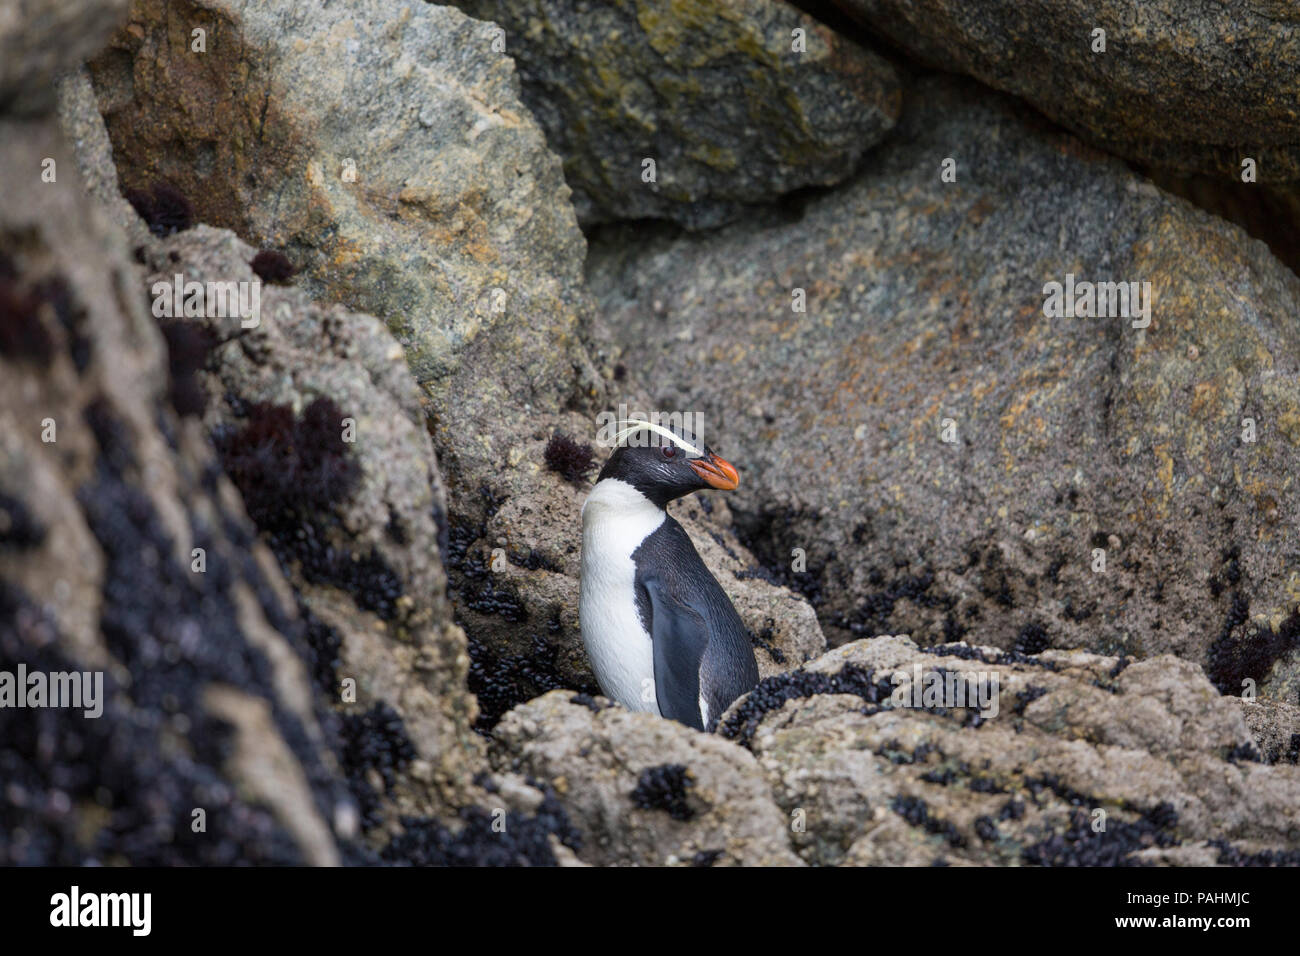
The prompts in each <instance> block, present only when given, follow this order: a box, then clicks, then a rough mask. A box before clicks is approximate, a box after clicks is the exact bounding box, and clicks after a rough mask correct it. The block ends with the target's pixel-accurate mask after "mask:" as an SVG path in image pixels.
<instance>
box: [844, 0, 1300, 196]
mask: <svg viewBox="0 0 1300 956" xmlns="http://www.w3.org/2000/svg"><path fill="white" fill-rule="evenodd" d="M836 2H837V3H838V5H839V6H841V7H842V8H844V9H845V10H846V11H848V12H850V13H852V14H854V15H855V16H857V17H860V18H861V19H862V20H863V21H865V22H866V23H868V24H870V25H871V27H872V28H873V29H874V30H876V31H878V32H879V33H880V34H882V35H883V36H885V37H887V38H888V39H889V40H891V41H892V42H893V43H895V44H897V45H898V46H899V47H901V48H903V49H905V50H907V51H908V52H910V53H912V54H914V55H916V56H918V57H920V58H921V59H922V60H924V61H926V62H927V63H929V64H930V65H933V66H937V67H940V68H942V69H945V70H952V71H955V72H962V73H968V74H970V75H971V76H974V77H976V78H977V79H979V80H980V81H981V82H984V83H987V84H989V85H990V86H994V87H997V88H998V89H1001V90H1004V91H1006V92H1008V93H1014V94H1015V95H1017V96H1020V97H1023V98H1024V99H1026V100H1028V101H1029V102H1030V103H1032V104H1034V106H1036V107H1037V108H1038V109H1040V110H1042V111H1043V112H1044V113H1046V114H1047V115H1048V116H1049V117H1051V118H1052V119H1054V120H1056V121H1057V122H1058V123H1060V124H1061V125H1063V126H1065V127H1067V128H1068V129H1071V130H1073V131H1074V132H1075V133H1077V134H1078V135H1080V136H1082V137H1083V138H1084V139H1087V140H1089V141H1090V142H1092V143H1094V144H1096V145H1098V146H1101V147H1102V148H1104V149H1108V150H1111V151H1113V152H1116V153H1119V154H1120V155H1123V156H1128V157H1130V158H1133V159H1137V160H1139V161H1141V162H1147V163H1151V164H1153V165H1157V166H1164V167H1168V168H1171V169H1175V170H1178V171H1181V172H1206V173H1214V174H1216V175H1222V176H1227V177H1231V178H1233V179H1238V178H1239V177H1240V176H1241V173H1242V160H1243V159H1245V158H1247V157H1250V158H1253V159H1254V160H1255V161H1256V171H1257V175H1258V178H1259V181H1260V182H1278V181H1283V180H1297V179H1300V90H1297V89H1296V85H1295V84H1294V83H1293V82H1292V79H1293V77H1294V76H1295V64H1296V63H1297V62H1300V34H1298V33H1297V32H1296V29H1295V9H1294V7H1293V6H1292V5H1291V4H1289V3H1282V2H1276V0H1264V2H1258V3H1257V2H1253V0H1251V2H1246V0H1232V2H1226V3H1216V4H1209V5H1205V6H1202V7H1191V8H1189V7H1188V6H1187V5H1186V4H1182V3H1179V2H1177V0H1161V2H1156V3H1141V4H1138V3H1132V2H1129V0H1101V2H1098V0H1029V2H1027V3H1004V4H993V5H990V4H980V5H971V4H968V3H963V2H962V0H836ZM1097 30H1103V31H1105V36H1104V43H1105V51H1104V52H1099V50H1098V40H1099V39H1100V38H1099V37H1098V35H1097V33H1096V31H1097Z"/></svg>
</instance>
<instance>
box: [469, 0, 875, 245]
mask: <svg viewBox="0 0 1300 956" xmlns="http://www.w3.org/2000/svg"><path fill="white" fill-rule="evenodd" d="M456 5H457V6H459V7H460V8H461V9H462V10H464V11H465V12H466V13H469V14H471V15H472V16H475V17H478V18H480V19H483V20H491V21H494V22H496V23H497V24H499V25H500V26H501V27H502V28H503V30H504V31H505V32H504V35H503V36H502V40H503V42H504V45H505V49H506V52H507V53H508V54H509V55H510V56H512V57H514V59H515V62H516V64H517V65H518V68H519V71H520V78H521V80H522V83H523V96H524V101H525V102H526V103H527V104H528V107H529V108H530V109H531V110H532V111H533V114H534V115H535V116H536V117H537V119H538V122H539V123H541V125H542V127H543V129H545V130H546V137H547V140H548V142H549V143H550V145H551V148H552V149H554V150H555V151H556V152H557V153H559V155H560V156H561V157H562V158H563V159H564V172H565V178H566V179H567V180H568V182H569V185H570V186H571V187H572V188H573V190H574V204H575V206H576V207H577V210H578V215H579V218H580V219H582V220H583V221H584V222H602V221H609V220H614V219H639V218H662V219H672V220H675V221H677V222H679V223H681V224H683V225H685V226H687V227H688V228H707V227H711V226H716V225H719V224H720V223H721V222H723V221H725V220H727V219H729V218H735V216H736V215H737V214H738V213H739V212H740V210H741V208H742V207H743V206H744V205H745V204H750V203H759V202H765V201H768V200H770V199H772V198H774V197H776V196H778V195H780V194H781V193H785V192H789V191H790V190H793V189H798V188H800V187H803V186H814V185H816V186H828V185H831V184H832V183H835V182H838V181H840V180H842V179H843V178H844V177H845V176H847V175H848V174H849V173H851V172H852V170H853V168H854V166H855V164H856V163H857V160H858V159H859V157H861V155H862V154H863V152H865V151H866V150H867V149H868V148H869V147H871V146H872V145H873V144H874V143H876V142H877V141H879V140H880V139H881V138H882V137H883V136H884V134H885V133H886V132H887V131H888V130H889V129H890V127H892V126H893V124H894V121H895V120H896V119H897V116H898V106H899V98H900V94H899V87H898V82H897V78H896V76H895V74H894V71H893V68H892V67H891V66H890V65H889V64H888V63H887V62H886V61H885V60H883V59H882V58H880V57H879V56H877V55H876V54H874V53H871V52H869V51H867V50H864V49H862V48H860V47H858V46H856V45H854V44H853V43H851V42H849V41H847V40H845V39H843V38H842V37H838V36H836V35H835V34H834V33H832V32H831V31H830V30H828V29H827V28H826V27H824V26H822V25H821V24H819V23H818V22H817V21H816V20H814V19H812V18H811V17H809V16H807V15H806V14H803V13H801V12H799V11H798V10H796V9H795V8H794V7H792V6H790V5H788V4H786V3H783V2H780V0H741V2H736V0H702V2H691V3H680V2H671V0H618V2H615V3H601V4H593V3H585V2H577V0H564V2H560V3H554V2H542V0H527V2H522V3H521V2H514V0H457V3H456ZM796 31H801V32H796ZM800 38H802V43H800V42H799V41H800ZM796 45H798V46H799V49H796V48H795V47H796ZM646 159H652V160H654V163H655V181H654V182H646V181H645V180H644V179H643V175H642V174H643V170H644V166H643V163H644V161H645V160H646Z"/></svg>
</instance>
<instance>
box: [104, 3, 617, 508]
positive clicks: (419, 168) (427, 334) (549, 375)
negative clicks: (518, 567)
mask: <svg viewBox="0 0 1300 956" xmlns="http://www.w3.org/2000/svg"><path fill="white" fill-rule="evenodd" d="M196 30H202V31H204V33H203V34H202V37H201V39H202V45H203V50H202V52H198V51H197V50H196V44H197V43H198V42H199V39H198V38H196V37H195V34H194V31H196ZM494 34H495V28H494V27H493V26H492V25H491V24H486V23H480V22H478V21H475V20H472V19H470V18H469V17H466V16H465V15H464V14H462V13H461V12H459V11H458V10H454V9H451V8H448V7H438V6H431V5H427V4H424V3H418V2H412V3H409V4H400V3H399V4H396V5H393V4H389V3H386V2H380V0H369V2H365V3H348V4H340V3H327V2H323V0H309V2H306V3H303V2H298V0H249V2H246V0H193V2H190V0H181V2H176V0H136V2H134V3H133V4H132V6H131V10H130V13H129V17H128V21H127V23H126V24H125V25H124V26H123V27H122V29H121V30H119V32H118V33H117V34H116V35H115V37H114V38H113V40H112V42H111V44H110V47H109V49H107V50H106V51H105V52H104V53H103V54H101V55H100V56H98V57H97V58H96V59H95V60H94V61H92V63H91V65H90V68H91V74H92V77H93V79H94V83H95V88H96V92H97V94H98V98H99V104H100V108H101V110H102V112H103V113H104V115H105V118H106V120H107V124H108V130H109V133H110V136H111V137H112V141H113V152H114V157H115V159H116V162H117V166H118V170H119V172H120V174H121V178H122V185H123V186H124V187H125V188H128V189H132V188H148V187H150V186H152V185H153V184H154V183H155V182H157V181H163V182H167V183H169V184H170V185H171V186H173V187H175V188H177V189H178V190H179V191H180V192H181V193H182V194H184V195H185V196H186V197H187V198H188V199H189V201H190V202H191V203H193V205H194V209H195V215H196V218H197V220H198V221H201V222H206V223H209V224H211V225H215V226H223V227H226V228H229V229H231V230H233V231H234V232H235V233H236V234H237V235H239V236H240V237H241V238H242V239H244V240H245V241H247V242H249V243H250V244H253V245H255V246H263V245H269V246H272V247H274V248H277V249H279V250H281V251H283V252H285V253H286V254H287V255H288V256H289V257H290V259H291V260H292V261H293V262H294V264H295V265H296V266H298V267H299V268H301V269H302V272H301V274H300V276H299V278H298V280H297V281H298V282H299V283H300V284H301V285H302V287H303V288H304V289H305V290H306V291H308V292H309V293H310V294H312V295H314V296H316V297H318V298H322V299H325V300H329V301H336V302H340V303H342V304H344V305H346V306H348V307H349V308H351V309H354V310H356V311H360V312H365V313H368V314H371V315H375V316H377V317H379V318H381V319H383V320H384V321H385V322H387V323H388V325H389V327H390V328H391V329H392V330H393V333H394V334H395V335H396V336H397V338H398V340H399V341H400V342H401V343H402V345H403V347H404V348H405V350H406V354H407V359H408V362H409V364H410V366H411V370H412V371H413V372H414V374H415V377H416V380H417V381H418V382H419V383H420V384H421V386H423V387H424V389H425V391H426V398H427V406H428V410H429V413H430V420H431V426H432V437H433V439H434V444H435V448H436V449H437V452H438V456H439V463H440V465H441V466H442V468H443V471H444V473H445V475H446V476H447V478H448V487H449V489H452V495H451V497H452V501H451V502H450V504H451V507H452V508H453V509H462V508H470V507H473V506H475V505H476V504H477V488H478V486H479V484H480V483H481V482H482V481H484V480H486V479H487V478H488V477H490V476H491V475H493V474H495V472H496V471H497V470H498V469H499V468H500V467H501V460H502V455H503V454H504V453H505V445H504V444H503V440H504V438H505V437H506V436H508V435H509V434H510V432H511V430H512V428H513V427H514V423H513V422H512V420H511V417H510V416H511V415H525V414H527V413H528V412H529V411H530V410H531V409H534V408H564V407H570V406H576V405H578V404H580V403H582V402H587V401H591V400H592V399H593V397H594V396H596V394H597V393H598V392H599V390H600V388H599V380H598V377H597V376H596V374H595V372H594V370H593V369H592V367H591V364H590V360H589V358H588V357H587V354H586V351H585V348H584V347H583V345H582V342H581V340H580V336H579V332H580V329H579V326H580V320H581V318H582V315H583V311H584V310H585V309H586V308H588V305H589V303H588V300H587V298H586V296H585V293H584V291H583V288H582V262H583V256H584V253H585V244H584V240H583V237H582V233H581V232H580V231H579V229H578V225H577V221H576V219H575V217H574V213H573V209H572V206H571V205H570V204H569V202H568V195H569V191H568V188H567V187H566V186H565V184H564V178H563V174H562V172H561V168H560V163H559V160H558V159H556V158H555V157H554V156H553V155H552V154H551V153H550V152H549V151H548V150H547V148H546V143H545V138H544V136H543V134H542V131H541V130H540V129H539V128H538V127H537V125H536V123H535V122H534V121H533V119H532V117H531V115H530V114H529V113H528V110H527V109H526V108H525V107H524V106H523V104H522V103H521V102H520V101H519V98H518V81H517V79H516V77H515V75H514V67H513V63H512V61H511V60H510V58H509V57H507V56H503V55H501V54H498V53H495V52H494V51H493V50H492V48H491V45H492V39H493V36H494ZM460 489H464V490H465V495H464V497H463V498H461V497H458V496H459V495H460Z"/></svg>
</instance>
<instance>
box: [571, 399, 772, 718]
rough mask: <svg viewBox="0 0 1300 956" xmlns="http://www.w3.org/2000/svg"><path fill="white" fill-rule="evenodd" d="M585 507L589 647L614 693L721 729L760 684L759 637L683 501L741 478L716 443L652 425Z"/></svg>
mask: <svg viewBox="0 0 1300 956" xmlns="http://www.w3.org/2000/svg"><path fill="white" fill-rule="evenodd" d="M617 445H618V447H616V448H615V450H614V452H613V454H611V455H610V456H609V460H608V461H607V462H605V467H604V468H602V469H601V471H600V475H599V476H598V477H597V479H596V485H595V487H594V488H592V490H591V494H589V495H588V496H587V501H586V503H585V504H584V505H583V507H582V583H581V588H580V591H579V605H578V616H579V619H580V622H581V625H582V643H583V645H584V646H585V647H586V649H587V657H588V658H589V659H590V660H591V666H592V669H593V670H594V671H595V672H596V680H597V681H598V682H599V683H600V688H601V690H602V691H603V692H604V694H605V696H607V697H609V698H611V699H612V700H616V701H618V702H619V703H620V704H622V705H623V706H624V707H627V708H628V709H630V710H642V711H649V712H650V713H653V714H660V715H662V716H664V717H671V718H672V719H674V720H679V721H681V722H682V723H684V724H687V725H689V726H691V727H694V728H696V729H697V730H710V731H711V730H713V728H714V726H715V725H716V724H717V721H718V717H719V716H721V714H722V712H723V711H724V710H726V709H727V707H728V706H729V705H730V704H731V702H732V701H734V700H735V699H736V698H737V697H739V696H741V695H742V694H746V693H748V692H749V691H750V690H752V689H753V687H754V685H755V684H757V683H758V665H757V664H756V663H755V661H754V651H753V648H752V646H751V644H750V639H749V633H748V631H746V629H745V626H744V624H742V623H741V620H740V615H738V614H737V613H736V609H735V608H734V607H732V605H731V601H730V599H728V597H727V595H726V592H724V591H723V590H722V586H721V585H719V584H718V582H717V580H716V579H715V578H714V577H713V575H712V574H711V573H710V572H709V569H708V568H707V567H705V565H704V562H703V561H702V560H701V559H700V556H699V554H698V553H697V552H696V550H695V546H694V545H693V544H691V539H690V536H689V535H688V534H687V533H686V530H685V529H684V528H682V526H681V525H680V524H678V523H677V521H676V520H675V519H674V518H673V517H672V516H671V515H669V514H668V512H667V510H666V506H667V504H668V502H670V501H672V500H673V499H674V498H680V497H682V496H683V495H688V494H690V493H691V492H694V491H701V490H703V489H706V488H718V489H721V490H723V491H730V490H732V489H733V488H735V487H736V486H737V485H738V484H739V483H740V476H739V475H738V474H737V473H736V469H735V468H734V467H732V465H731V464H729V463H728V462H726V461H724V460H723V459H721V458H719V457H718V456H717V455H715V454H713V452H712V451H711V450H710V449H709V448H708V446H706V445H702V444H699V445H697V444H695V443H693V442H692V441H689V440H687V439H686V438H684V437H682V436H680V435H678V434H676V433H675V432H673V431H671V430H669V429H667V428H665V427H663V426H662V425H658V424H652V423H650V422H644V421H640V420H633V421H630V422H628V423H627V427H625V428H623V429H621V430H620V432H619V436H618V439H617Z"/></svg>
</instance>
